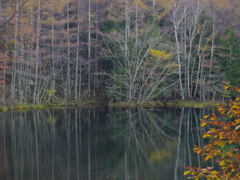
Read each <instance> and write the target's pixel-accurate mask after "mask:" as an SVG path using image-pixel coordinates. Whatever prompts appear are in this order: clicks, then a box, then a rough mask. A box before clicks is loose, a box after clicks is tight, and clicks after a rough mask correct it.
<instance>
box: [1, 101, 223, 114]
mask: <svg viewBox="0 0 240 180" xmlns="http://www.w3.org/2000/svg"><path fill="white" fill-rule="evenodd" d="M218 104H219V102H200V101H197V100H171V101H169V102H159V101H151V102H146V103H144V104H141V105H139V104H137V102H130V103H128V102H118V103H106V102H103V101H99V99H91V100H84V101H81V102H75V101H74V102H65V103H64V102H63V101H56V102H52V103H44V104H41V105H34V104H23V105H14V106H12V107H1V108H0V111H3V112H5V111H9V110H16V111H22V110H31V109H46V108H59V107H87V108H91V107H99V106H101V107H106V106H108V107H132V108H134V107H193V108H204V107H217V106H218Z"/></svg>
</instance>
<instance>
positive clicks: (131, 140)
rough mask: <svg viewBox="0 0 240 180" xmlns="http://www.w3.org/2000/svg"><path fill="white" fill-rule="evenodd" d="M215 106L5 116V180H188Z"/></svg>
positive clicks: (0, 122) (1, 128)
mask: <svg viewBox="0 0 240 180" xmlns="http://www.w3.org/2000/svg"><path fill="white" fill-rule="evenodd" d="M211 111H212V109H193V108H152V109H143V108H135V109H128V108H113V109H104V108H103V109H101V108H98V109H74V108H72V109H65V108H63V109H46V110H34V111H25V112H5V113H3V112H2V113H0V180H184V179H187V177H184V176H183V172H184V171H185V169H184V166H190V165H191V166H199V165H200V166H202V165H203V162H202V160H201V158H200V157H199V156H198V155H196V154H195V153H193V147H194V144H197V145H202V144H203V143H204V142H203V139H202V138H201V133H202V132H204V129H202V128H200V127H199V119H200V118H201V117H203V116H204V115H206V114H209V113H210V112H211Z"/></svg>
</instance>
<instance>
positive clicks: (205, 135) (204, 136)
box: [203, 134, 211, 138]
mask: <svg viewBox="0 0 240 180" xmlns="http://www.w3.org/2000/svg"><path fill="white" fill-rule="evenodd" d="M206 137H211V135H209V134H204V135H203V138H206Z"/></svg>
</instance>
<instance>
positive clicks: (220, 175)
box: [184, 86, 240, 180]
mask: <svg viewBox="0 0 240 180" xmlns="http://www.w3.org/2000/svg"><path fill="white" fill-rule="evenodd" d="M224 89H225V90H232V91H235V92H237V93H238V94H239V92H240V88H236V87H230V86H226V87H224ZM218 112H219V115H216V114H212V115H208V116H204V117H203V119H201V126H206V125H210V127H211V128H210V130H208V131H207V132H205V133H203V138H208V139H209V142H208V144H207V145H206V146H203V147H195V148H194V151H195V152H196V153H197V154H199V155H201V156H203V157H204V160H205V161H207V160H209V159H213V161H214V162H215V166H213V167H206V168H202V167H187V171H185V172H184V175H189V176H190V177H189V178H190V179H201V178H204V179H210V180H215V179H216V180H227V179H231V180H232V179H240V152H239V150H240V149H239V148H240V147H239V145H240V138H239V133H240V132H239V130H240V97H237V98H236V99H235V100H231V101H230V102H229V104H228V106H225V105H222V104H220V105H219V106H218ZM226 117H227V118H226ZM220 118H221V119H220ZM225 119H228V120H225Z"/></svg>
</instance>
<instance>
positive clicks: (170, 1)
mask: <svg viewBox="0 0 240 180" xmlns="http://www.w3.org/2000/svg"><path fill="white" fill-rule="evenodd" d="M239 8H240V2H239V1H238V0H232V1H229V0H211V1H209V0H208V1H207V0H196V1H195V0H189V1H188V0H114V1H113V0H109V1H107V0H27V1H26V2H25V0H9V1H4V0H0V12H1V13H0V22H1V24H2V25H1V26H0V30H1V34H0V88H1V91H0V92H1V99H2V106H5V105H9V104H10V105H14V104H23V103H29V102H30V103H34V104H39V103H43V102H45V101H54V100H55V99H64V100H65V101H69V100H75V101H77V102H79V101H81V100H83V99H84V98H89V97H94V96H98V95H99V92H104V93H105V94H106V95H107V97H108V100H110V101H128V102H130V101H136V102H137V103H139V104H142V103H144V102H146V101H149V100H154V99H157V98H169V97H171V98H179V99H189V98H199V99H200V100H201V101H208V100H215V99H216V98H218V95H219V94H220V93H221V85H220V83H219V82H221V81H222V80H225V81H227V82H229V83H230V84H231V85H237V84H239V81H240V78H239V77H240V76H239V75H240V70H239V67H240V60H239V42H240V39H239V37H240V36H239V28H240V25H239V22H240V21H239V18H240V14H239V12H240V11H239ZM16 12H17V13H16ZM13 15H14V16H13Z"/></svg>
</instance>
